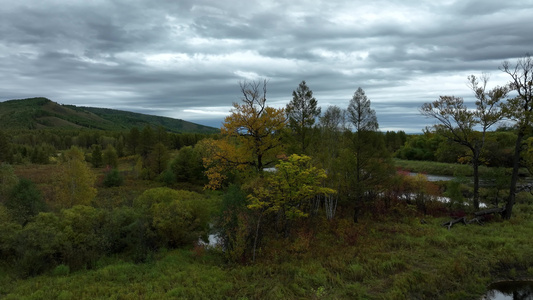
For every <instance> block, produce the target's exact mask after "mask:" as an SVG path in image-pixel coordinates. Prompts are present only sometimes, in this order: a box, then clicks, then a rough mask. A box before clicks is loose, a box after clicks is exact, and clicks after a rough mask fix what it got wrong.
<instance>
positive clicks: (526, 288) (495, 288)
mask: <svg viewBox="0 0 533 300" xmlns="http://www.w3.org/2000/svg"><path fill="white" fill-rule="evenodd" d="M482 299H483V300H533V282H529V281H504V282H498V283H493V284H491V285H490V286H489V291H488V292H487V294H486V295H485V296H484V297H483V298H482Z"/></svg>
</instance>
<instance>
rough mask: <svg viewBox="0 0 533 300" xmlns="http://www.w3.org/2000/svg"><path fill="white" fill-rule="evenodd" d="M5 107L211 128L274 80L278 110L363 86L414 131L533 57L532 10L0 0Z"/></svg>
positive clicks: (515, 5)
mask: <svg viewBox="0 0 533 300" xmlns="http://www.w3.org/2000/svg"><path fill="white" fill-rule="evenodd" d="M0 2H1V3H0V4H2V10H0V101H3V100H8V99H19V98H26V97H35V96H45V97H48V98H50V99H52V100H54V101H57V102H59V103H64V104H74V105H85V106H99V107H109V108H116V109H125V110H131V111H137V112H143V113H150V114H157V115H165V116H171V117H176V118H181V119H185V120H190V121H195V122H200V123H204V124H208V125H215V126H219V125H220V124H221V121H222V119H223V117H224V116H225V115H227V114H228V112H229V109H230V107H231V103H232V102H235V101H239V87H238V82H239V81H241V80H254V79H259V78H269V80H270V81H269V90H268V95H269V102H270V103H271V105H273V106H277V107H282V106H284V105H286V103H287V102H288V101H289V100H290V97H291V93H292V91H293V90H294V89H296V88H297V86H298V83H299V82H301V81H302V80H306V81H307V83H308V85H309V87H310V88H311V89H312V90H313V92H314V93H315V97H316V98H317V100H318V101H319V104H320V105H322V106H324V107H326V106H327V105H338V106H340V107H346V106H347V105H348V102H349V100H350V99H351V97H352V95H353V92H354V91H355V90H356V89H357V88H358V87H362V88H363V89H364V90H365V91H366V94H367V96H368V97H369V98H370V99H371V101H372V105H373V107H374V108H375V110H376V112H377V115H378V119H379V122H380V127H381V129H382V130H400V129H403V130H406V131H409V132H420V130H421V129H422V128H424V127H425V126H426V125H429V124H431V121H430V120H426V119H424V118H422V117H421V116H420V115H419V113H418V107H420V105H421V104H422V103H424V102H427V101H432V100H435V99H436V98H437V97H438V96H439V95H451V94H453V95H456V96H461V97H465V98H467V99H468V98H471V93H469V91H468V88H467V86H466V77H467V76H468V75H470V74H481V73H482V72H490V73H491V74H492V81H491V84H493V85H502V84H504V83H505V82H506V81H507V78H506V77H505V75H504V74H502V73H501V72H500V71H499V70H498V66H499V65H500V64H501V62H502V61H504V60H510V61H513V60H515V59H516V58H518V57H521V56H523V55H524V54H525V53H526V52H530V53H531V52H533V35H532V34H531V32H533V22H531V16H532V15H533V1H531V0H526V1H507V2H501V1H499V0H498V1H496V0H490V1H487V0H484V1H477V0H476V1H452V0H450V1H432V2H429V1H427V2H421V1H392V0H391V1H290V2H288V1H244V0H237V1H207V0H204V1H192V0H190V1H163V0H161V1H133V0H120V1H106V0H100V1H82V0H79V1H77V0H68V1H67V0H51V1H31V0H19V1H7V0H0Z"/></svg>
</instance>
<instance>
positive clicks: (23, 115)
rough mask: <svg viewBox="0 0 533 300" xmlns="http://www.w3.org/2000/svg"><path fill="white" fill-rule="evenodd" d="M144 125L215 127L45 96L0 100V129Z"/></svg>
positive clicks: (180, 130)
mask: <svg viewBox="0 0 533 300" xmlns="http://www.w3.org/2000/svg"><path fill="white" fill-rule="evenodd" d="M147 124H149V125H152V126H155V127H159V126H162V127H163V128H165V129H166V130H167V131H170V132H176V133H216V132H218V129H217V128H214V127H209V126H204V125H200V124H196V123H192V122H187V121H184V120H179V119H173V118H168V117H159V116H153V115H146V114H141V113H134V112H128V111H122V110H116V109H109V108H97V107H81V106H80V107H78V106H74V105H62V104H58V103H56V102H53V101H52V100H50V99H47V98H42V97H39V98H28V99H15V100H7V101H3V102H0V128H2V129H46V128H57V129H77V128H79V129H83V128H86V129H100V130H129V129H131V128H133V127H137V128H139V129H141V128H142V127H144V126H146V125H147Z"/></svg>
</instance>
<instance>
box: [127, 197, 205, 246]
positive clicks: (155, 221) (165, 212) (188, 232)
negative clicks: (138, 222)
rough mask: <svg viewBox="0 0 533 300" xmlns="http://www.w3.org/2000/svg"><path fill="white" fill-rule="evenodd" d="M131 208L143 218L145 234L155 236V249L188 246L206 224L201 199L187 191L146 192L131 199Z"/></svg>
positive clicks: (203, 204)
mask: <svg viewBox="0 0 533 300" xmlns="http://www.w3.org/2000/svg"><path fill="white" fill-rule="evenodd" d="M134 208H135V209H136V210H138V211H140V212H142V214H143V215H145V216H147V218H148V219H147V221H148V224H149V228H147V230H149V231H151V233H148V235H150V234H155V236H156V239H155V240H156V241H157V243H159V246H167V247H178V246H182V245H186V244H190V243H192V242H193V241H196V240H198V238H199V237H200V236H201V235H202V234H203V233H204V232H205V230H206V229H207V225H208V221H209V213H208V209H207V206H206V201H205V198H204V197H203V196H202V195H200V194H198V193H194V192H189V191H176V190H173V189H170V188H155V189H149V190H147V191H145V192H144V193H143V194H141V195H140V196H139V197H138V198H136V199H135V201H134Z"/></svg>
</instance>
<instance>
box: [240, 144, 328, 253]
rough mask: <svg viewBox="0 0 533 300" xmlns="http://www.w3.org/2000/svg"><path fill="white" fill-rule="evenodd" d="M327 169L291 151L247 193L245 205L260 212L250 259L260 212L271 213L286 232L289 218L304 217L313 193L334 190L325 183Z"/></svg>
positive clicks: (260, 216) (288, 230)
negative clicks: (291, 153) (247, 202)
mask: <svg viewBox="0 0 533 300" xmlns="http://www.w3.org/2000/svg"><path fill="white" fill-rule="evenodd" d="M326 177H327V175H326V171H325V170H324V169H320V168H316V167H314V166H312V165H311V157H309V156H305V155H301V156H300V155H297V154H293V155H291V156H289V157H288V158H287V160H286V161H280V162H279V164H277V165H276V170H275V171H274V172H272V173H270V174H269V175H268V176H266V178H265V180H263V181H262V183H259V184H257V185H256V187H255V188H254V192H253V193H252V194H250V195H248V201H249V203H250V204H248V208H250V209H252V210H256V211H258V212H259V219H258V221H257V225H256V232H255V238H254V244H253V260H255V249H256V248H257V241H258V237H259V235H260V234H259V231H260V226H261V218H262V217H263V215H274V216H275V218H274V219H276V220H277V222H275V223H276V224H277V225H278V231H281V232H285V235H286V236H288V235H289V232H290V229H291V224H292V221H294V220H296V219H299V218H306V217H308V216H309V212H310V211H311V209H312V205H311V204H312V203H313V202H314V201H313V200H314V199H315V197H318V196H329V195H332V194H335V193H336V191H335V190H333V189H330V188H328V187H325V185H324V180H325V179H326Z"/></svg>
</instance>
